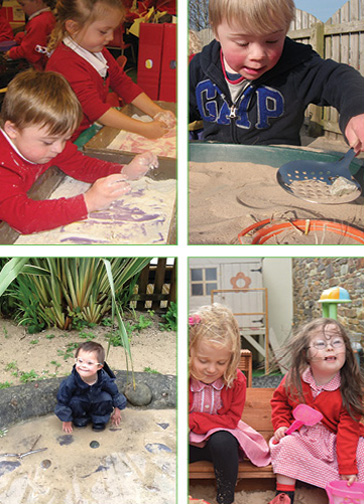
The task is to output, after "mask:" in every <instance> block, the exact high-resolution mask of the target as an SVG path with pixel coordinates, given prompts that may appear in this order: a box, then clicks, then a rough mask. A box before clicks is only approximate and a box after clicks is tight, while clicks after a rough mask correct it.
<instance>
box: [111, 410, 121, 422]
mask: <svg viewBox="0 0 364 504" xmlns="http://www.w3.org/2000/svg"><path fill="white" fill-rule="evenodd" d="M120 421H121V411H120V410H119V408H115V409H114V413H113V414H112V415H111V423H112V425H119V424H120Z"/></svg>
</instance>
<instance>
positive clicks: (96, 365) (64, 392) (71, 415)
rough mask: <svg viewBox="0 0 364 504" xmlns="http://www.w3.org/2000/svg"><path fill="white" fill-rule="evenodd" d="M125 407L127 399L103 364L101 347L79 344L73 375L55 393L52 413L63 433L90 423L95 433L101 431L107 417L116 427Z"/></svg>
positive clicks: (103, 352) (92, 344)
mask: <svg viewBox="0 0 364 504" xmlns="http://www.w3.org/2000/svg"><path fill="white" fill-rule="evenodd" d="M104 367H105V369H104ZM125 406H126V398H125V396H124V395H123V394H121V393H120V392H119V390H118V387H117V386H116V383H115V375H114V373H113V372H112V371H111V370H110V369H109V367H108V366H107V364H106V362H105V350H104V348H103V346H102V345H100V344H99V343H95V342H93V341H86V342H85V343H82V344H81V345H79V347H78V348H77V349H76V353H75V365H74V366H73V369H72V373H71V374H70V375H69V376H68V377H67V378H66V379H65V380H63V381H62V383H61V385H60V387H59V391H58V394H57V406H56V409H55V414H56V415H57V416H58V418H59V419H60V420H61V421H62V430H63V431H64V432H67V433H71V432H72V430H73V426H75V427H86V426H87V425H88V424H89V423H90V422H92V429H93V430H94V431H102V430H104V429H105V426H106V424H107V422H108V421H109V419H110V416H111V422H112V424H113V425H119V423H120V412H121V410H122V409H124V408H125Z"/></svg>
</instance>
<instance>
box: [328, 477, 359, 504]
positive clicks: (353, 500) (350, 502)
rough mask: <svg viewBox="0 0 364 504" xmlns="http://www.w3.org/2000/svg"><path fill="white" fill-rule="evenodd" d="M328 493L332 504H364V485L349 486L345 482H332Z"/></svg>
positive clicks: (354, 484) (329, 484)
mask: <svg viewBox="0 0 364 504" xmlns="http://www.w3.org/2000/svg"><path fill="white" fill-rule="evenodd" d="M326 492H327V495H328V496H329V503H330V504H364V483H353V484H352V485H351V486H348V482H347V481H345V480H339V481H330V483H328V484H327V485H326Z"/></svg>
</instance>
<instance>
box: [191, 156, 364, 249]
mask: <svg viewBox="0 0 364 504" xmlns="http://www.w3.org/2000/svg"><path fill="white" fill-rule="evenodd" d="M276 171H277V169H276V168H272V167H271V166H267V165H258V164H253V163H230V162H221V161H217V162H212V163H198V162H191V163H190V168H189V184H190V187H189V243H191V244H208V243H209V244H230V243H238V234H239V233H240V231H242V230H243V229H245V228H246V227H248V226H250V225H252V224H253V223H255V222H258V221H261V220H264V219H267V218H271V219H272V218H273V219H274V220H277V221H278V222H281V221H291V220H293V219H325V220H326V219H327V220H334V221H337V222H339V223H345V224H349V225H352V226H354V227H357V228H359V229H361V230H363V229H364V213H363V203H364V197H363V196H361V197H360V198H358V199H357V200H355V201H354V202H351V203H345V204H337V205H325V204H318V203H310V202H308V201H304V200H301V199H299V198H296V197H295V196H293V195H291V194H289V193H287V192H286V191H284V190H283V189H282V188H281V187H280V186H279V185H278V183H277V182H276ZM281 238H282V241H281V242H279V241H278V242H277V241H276V242H275V243H288V244H289V243H296V244H304V243H307V240H305V239H304V237H302V234H301V233H295V232H294V233H291V234H290V235H289V236H286V237H283V236H282V237H281ZM310 238H312V240H310V241H309V243H320V242H322V243H325V244H338V243H340V244H346V243H349V244H350V243H355V242H353V241H351V240H348V239H346V238H344V237H343V236H341V235H337V234H336V233H333V234H331V235H329V233H326V237H325V238H324V240H322V237H321V236H319V237H314V236H312V237H310ZM246 243H251V238H247V239H246Z"/></svg>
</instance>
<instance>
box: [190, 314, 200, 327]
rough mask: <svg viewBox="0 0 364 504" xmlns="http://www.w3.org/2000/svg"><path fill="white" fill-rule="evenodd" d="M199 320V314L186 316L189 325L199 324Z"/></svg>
mask: <svg viewBox="0 0 364 504" xmlns="http://www.w3.org/2000/svg"><path fill="white" fill-rule="evenodd" d="M200 322H201V318H200V317H199V315H191V317H188V325H189V326H194V325H196V324H199V323H200Z"/></svg>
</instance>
